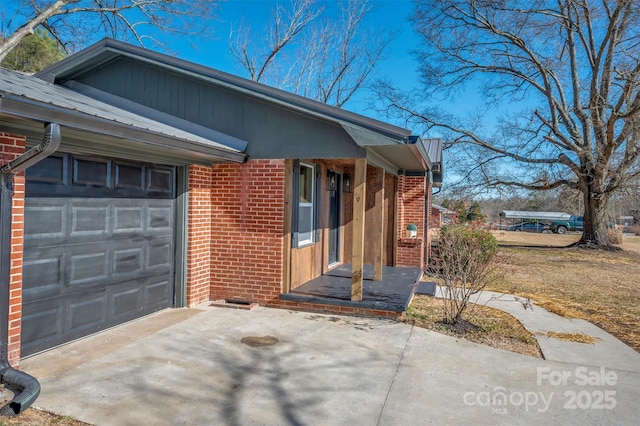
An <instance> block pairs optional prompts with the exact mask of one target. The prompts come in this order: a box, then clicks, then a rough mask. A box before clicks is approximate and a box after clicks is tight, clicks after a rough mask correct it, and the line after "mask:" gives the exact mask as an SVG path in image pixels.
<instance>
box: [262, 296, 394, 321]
mask: <svg viewBox="0 0 640 426" xmlns="http://www.w3.org/2000/svg"><path fill="white" fill-rule="evenodd" d="M266 306H267V307H269V308H278V309H289V310H292V311H305V312H318V313H322V314H339V315H354V316H371V317H380V318H400V316H401V315H402V312H392V311H381V310H378V309H365V308H353V307H350V306H335V305H323V304H320V303H310V302H297V301H296V302H294V301H290V300H280V299H276V300H272V301H271V302H269V303H268V304H267V305H266Z"/></svg>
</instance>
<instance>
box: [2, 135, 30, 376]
mask: <svg viewBox="0 0 640 426" xmlns="http://www.w3.org/2000/svg"><path fill="white" fill-rule="evenodd" d="M24 151H25V138H24V137H22V136H14V135H9V134H7V133H0V165H4V164H6V163H8V162H9V161H12V160H14V159H15V158H17V157H18V156H20V154H22V153H24ZM24 185H25V179H24V172H22V173H19V174H17V175H16V176H15V177H14V180H13V188H14V194H13V211H12V217H11V270H10V272H9V273H10V277H11V278H10V283H9V292H10V296H9V320H8V327H9V342H8V347H7V353H8V356H9V362H10V363H11V365H13V366H14V367H17V366H18V364H19V362H20V330H21V327H22V254H23V241H24ZM0 324H4V320H3V321H0Z"/></svg>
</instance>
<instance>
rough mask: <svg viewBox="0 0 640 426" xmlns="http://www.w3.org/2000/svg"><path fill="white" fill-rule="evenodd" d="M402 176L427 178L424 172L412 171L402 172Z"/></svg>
mask: <svg viewBox="0 0 640 426" xmlns="http://www.w3.org/2000/svg"><path fill="white" fill-rule="evenodd" d="M402 174H403V175H405V176H411V177H418V176H420V177H426V176H427V172H424V171H417V172H416V171H412V170H403V171H402Z"/></svg>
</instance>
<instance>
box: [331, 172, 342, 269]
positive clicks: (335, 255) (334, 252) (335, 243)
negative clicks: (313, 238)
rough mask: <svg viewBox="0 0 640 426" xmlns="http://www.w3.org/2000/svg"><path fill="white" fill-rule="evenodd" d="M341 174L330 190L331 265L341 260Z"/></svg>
mask: <svg viewBox="0 0 640 426" xmlns="http://www.w3.org/2000/svg"><path fill="white" fill-rule="evenodd" d="M339 177H340V175H336V179H335V187H334V189H335V190H333V191H329V265H331V264H334V263H338V262H340V179H339Z"/></svg>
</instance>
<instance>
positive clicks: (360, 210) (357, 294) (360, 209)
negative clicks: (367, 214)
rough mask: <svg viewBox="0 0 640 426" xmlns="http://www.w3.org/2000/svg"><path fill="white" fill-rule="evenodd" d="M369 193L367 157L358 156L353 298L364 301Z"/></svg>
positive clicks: (354, 204) (354, 193) (354, 201)
mask: <svg viewBox="0 0 640 426" xmlns="http://www.w3.org/2000/svg"><path fill="white" fill-rule="evenodd" d="M366 193H367V159H366V158H356V167H355V172H354V176H353V242H352V247H351V300H352V301H354V302H361V301H362V280H363V270H364V207H365V202H366Z"/></svg>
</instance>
